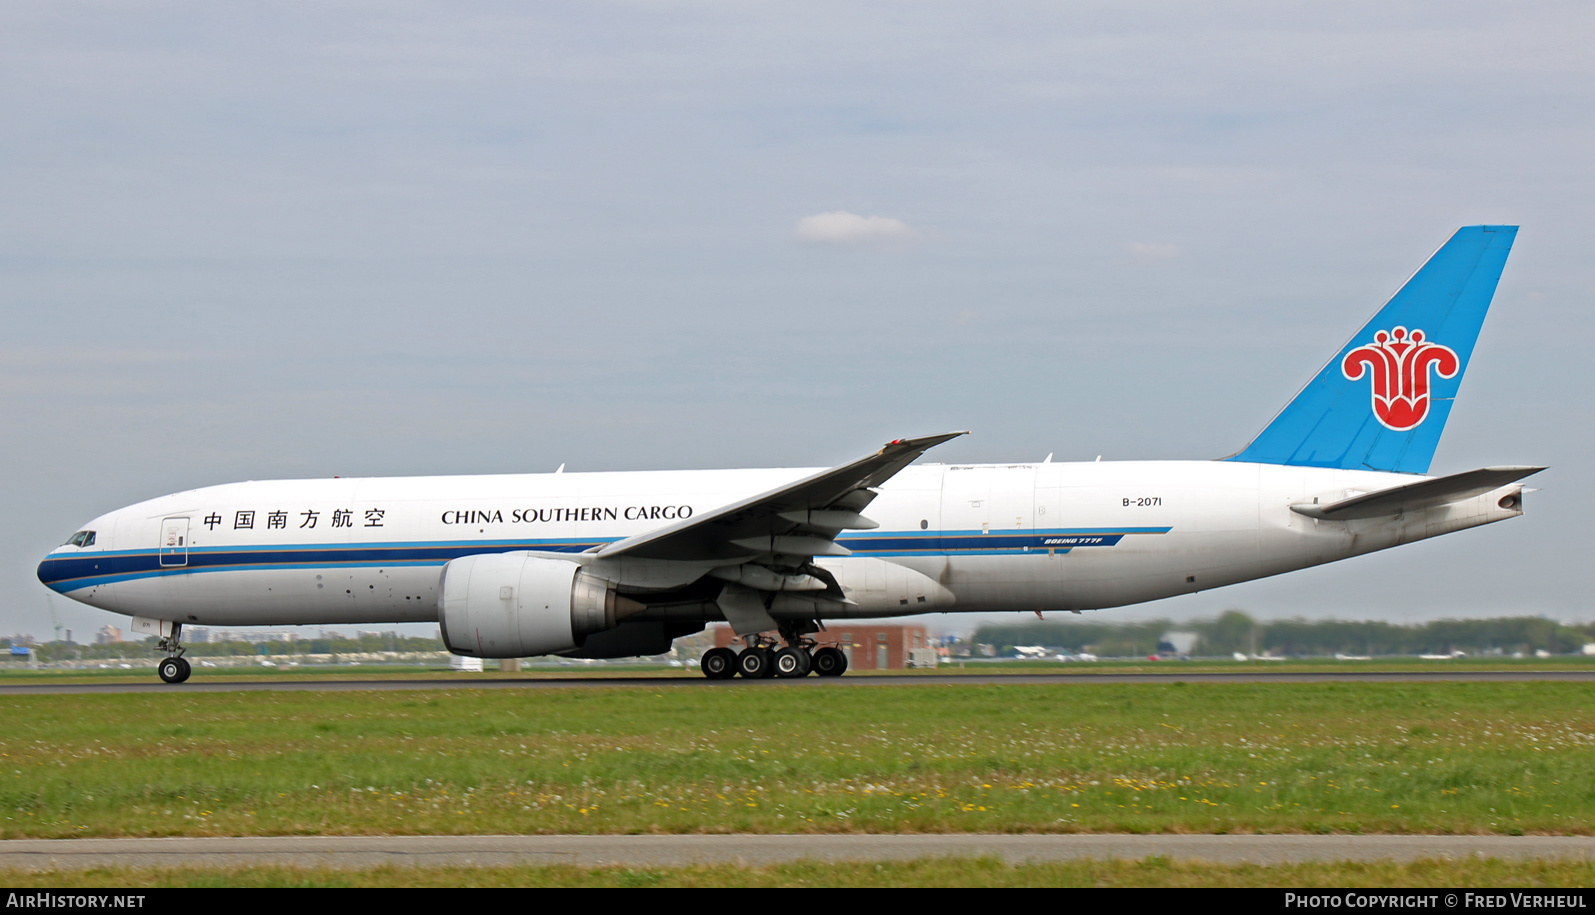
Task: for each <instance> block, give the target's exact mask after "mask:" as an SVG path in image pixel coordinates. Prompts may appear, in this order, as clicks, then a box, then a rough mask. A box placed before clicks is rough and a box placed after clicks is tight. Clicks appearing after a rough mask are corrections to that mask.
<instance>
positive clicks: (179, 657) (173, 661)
mask: <svg viewBox="0 0 1595 915" xmlns="http://www.w3.org/2000/svg"><path fill="white" fill-rule="evenodd" d="M182 638H183V624H182V623H173V624H172V634H171V635H168V636H162V637H161V640H160V641H159V642H157V643H156V645H155V648H156V650H157V651H164V652H166V660H164V661H162V662H161V663H160V664H159V665H157V666H156V668H155V672H156V673H157V674H159V675H160V678H161V681H162V682H164V683H182V682H183V681H184V680H187V679H188V675H189V674H191V673H193V672H194V669H193V667H191V666H190V665H189V663H188V660H187V659H186V658H184V657H183V652H184V651H185V649H184V648H183V646H182Z"/></svg>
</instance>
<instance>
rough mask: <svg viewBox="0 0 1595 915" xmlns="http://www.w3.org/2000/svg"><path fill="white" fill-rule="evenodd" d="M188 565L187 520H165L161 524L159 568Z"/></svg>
mask: <svg viewBox="0 0 1595 915" xmlns="http://www.w3.org/2000/svg"><path fill="white" fill-rule="evenodd" d="M186 565H188V519H187V518H167V519H165V520H163V521H162V522H161V566H162V567H163V568H165V567H167V566H186Z"/></svg>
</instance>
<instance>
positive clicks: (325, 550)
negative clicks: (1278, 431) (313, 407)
mask: <svg viewBox="0 0 1595 915" xmlns="http://www.w3.org/2000/svg"><path fill="white" fill-rule="evenodd" d="M1170 530H1171V528H1168V527H1120V528H1057V529H1052V530H1039V531H993V532H991V533H982V532H980V531H902V532H888V533H875V532H871V533H869V534H863V535H850V536H847V537H840V538H838V539H837V542H838V543H840V544H841V545H843V546H845V547H847V548H848V549H850V550H852V551H853V553H854V554H855V555H859V556H873V557H885V556H960V555H970V554H979V555H982V556H1010V555H1012V556H1021V555H1027V554H1031V555H1044V554H1046V553H1047V552H1048V551H1051V552H1054V553H1058V552H1062V553H1067V552H1069V551H1070V550H1072V549H1076V548H1079V547H1093V546H1114V545H1116V544H1117V543H1118V542H1119V541H1120V540H1122V539H1123V538H1124V537H1125V536H1127V535H1130V534H1166V533H1168V532H1169V531H1170ZM617 539H619V538H604V539H588V540H527V541H486V542H484V541H479V540H478V541H467V540H459V541H448V542H444V543H427V542H425V541H404V542H395V543H371V544H356V545H350V544H301V545H291V546H280V545H258V546H234V547H194V548H191V549H190V550H189V553H188V564H187V565H182V566H172V565H165V566H163V565H161V553H160V551H159V550H153V549H151V550H108V551H105V552H96V553H79V554H74V555H71V556H51V557H47V558H46V559H45V560H44V562H42V563H40V565H39V580H40V581H42V582H44V583H45V584H46V585H48V586H49V587H50V588H52V589H54V590H56V591H60V592H66V591H75V590H77V589H79V588H91V587H95V586H98V585H103V584H109V583H112V582H118V581H133V580H136V579H141V578H155V577H159V576H162V575H186V574H190V573H201V572H231V571H239V570H243V569H256V570H259V569H340V568H376V567H390V566H391V567H401V568H413V567H417V566H440V565H442V564H444V563H446V562H448V561H449V560H451V559H457V558H459V557H461V556H470V555H474V554H477V553H507V552H512V551H515V550H538V551H541V552H550V553H581V552H584V551H586V550H590V549H592V548H594V547H597V546H602V545H603V544H605V543H612V542H614V541H615V540H617Z"/></svg>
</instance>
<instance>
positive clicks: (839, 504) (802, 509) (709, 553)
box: [596, 432, 966, 562]
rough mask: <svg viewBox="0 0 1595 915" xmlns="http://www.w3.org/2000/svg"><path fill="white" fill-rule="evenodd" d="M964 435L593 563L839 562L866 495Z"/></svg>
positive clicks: (849, 469) (915, 444) (684, 526)
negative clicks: (842, 541)
mask: <svg viewBox="0 0 1595 915" xmlns="http://www.w3.org/2000/svg"><path fill="white" fill-rule="evenodd" d="M964 434H966V433H964V432H948V433H944V434H942V435H927V436H925V437H923V438H904V439H898V440H897V441H894V442H891V443H889V444H887V445H886V446H885V447H883V448H881V450H879V451H877V452H875V453H874V454H871V455H867V456H865V457H861V458H859V459H858V460H856V461H852V462H849V463H846V464H843V465H841V466H840V467H833V468H831V469H830V470H824V471H821V472H820V473H816V474H814V475H813V476H810V477H805V478H804V479H801V480H798V481H797V482H795V483H789V484H787V485H785V486H782V487H780V488H779V489H772V490H770V491H769V492H765V493H760V494H759V495H756V496H753V497H751V498H748V499H743V500H742V501H740V502H735V503H732V504H731V505H727V506H724V507H722V508H719V509H716V510H714V511H712V512H709V513H707V514H704V515H697V516H694V517H692V518H689V519H687V520H686V521H679V522H677V523H675V524H672V525H670V526H668V527H662V528H659V529H658V530H654V531H649V532H648V533H646V534H639V535H637V536H635V537H628V538H626V539H625V540H619V541H616V542H614V543H611V544H608V545H606V546H603V547H600V548H598V550H596V553H597V556H598V557H599V558H600V559H612V558H618V557H621V556H625V557H630V558H636V559H666V560H672V559H673V560H695V561H705V560H726V561H728V562H736V561H739V560H747V559H751V558H753V557H755V556H759V555H761V554H778V555H783V556H792V557H802V558H803V560H805V561H807V560H808V559H810V558H812V557H814V556H846V555H848V551H847V550H846V549H845V548H844V547H841V546H839V545H837V544H836V542H835V538H836V535H837V534H838V533H840V532H841V531H842V530H847V529H849V528H870V527H873V526H874V524H873V522H870V521H868V520H867V519H864V518H862V517H860V516H859V515H858V512H859V511H860V510H861V509H863V508H864V506H866V505H868V504H869V502H870V500H871V499H873V498H875V493H873V492H872V491H871V490H872V489H873V488H874V487H876V486H879V485H881V484H882V483H885V482H886V481H887V480H888V479H890V478H891V477H892V476H893V475H894V474H896V473H897V472H898V471H899V470H902V469H903V468H904V467H907V466H908V465H909V464H912V463H913V462H914V461H915V460H917V459H918V458H919V456H920V455H922V454H924V453H925V452H926V451H927V450H929V449H930V448H932V447H934V446H936V445H939V444H941V443H942V442H945V441H948V440H950V439H954V438H957V437H958V436H960V435H964Z"/></svg>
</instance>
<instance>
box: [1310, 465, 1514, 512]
mask: <svg viewBox="0 0 1595 915" xmlns="http://www.w3.org/2000/svg"><path fill="white" fill-rule="evenodd" d="M1544 469H1545V468H1544V467H1482V468H1480V469H1478V470H1468V471H1464V472H1462V473H1453V474H1451V475H1450V476H1445V477H1434V478H1432V479H1427V480H1419V481H1417V482H1416V483H1406V484H1403V485H1401V486H1393V487H1391V488H1390V489H1379V490H1375V491H1374V492H1368V493H1363V494H1362V495H1358V496H1352V497H1350V498H1348V499H1341V500H1340V501H1338V502H1330V503H1328V504H1325V505H1316V504H1314V505H1292V506H1291V507H1290V508H1291V511H1294V512H1296V513H1297V514H1300V515H1306V516H1307V517H1309V518H1322V519H1324V520H1326V521H1350V520H1353V519H1357V518H1382V517H1385V516H1386V515H1395V514H1399V513H1401V512H1405V511H1419V510H1421V509H1425V508H1434V507H1435V506H1437V505H1445V504H1448V503H1450V502H1461V501H1462V500H1464V499H1472V498H1474V497H1475V496H1482V495H1484V494H1485V493H1487V492H1490V491H1492V490H1496V489H1500V488H1501V487H1502V486H1506V485H1508V484H1510V483H1516V482H1517V481H1518V480H1521V479H1523V478H1524V477H1527V476H1531V475H1533V474H1536V473H1539V472H1540V471H1542V470H1544Z"/></svg>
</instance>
